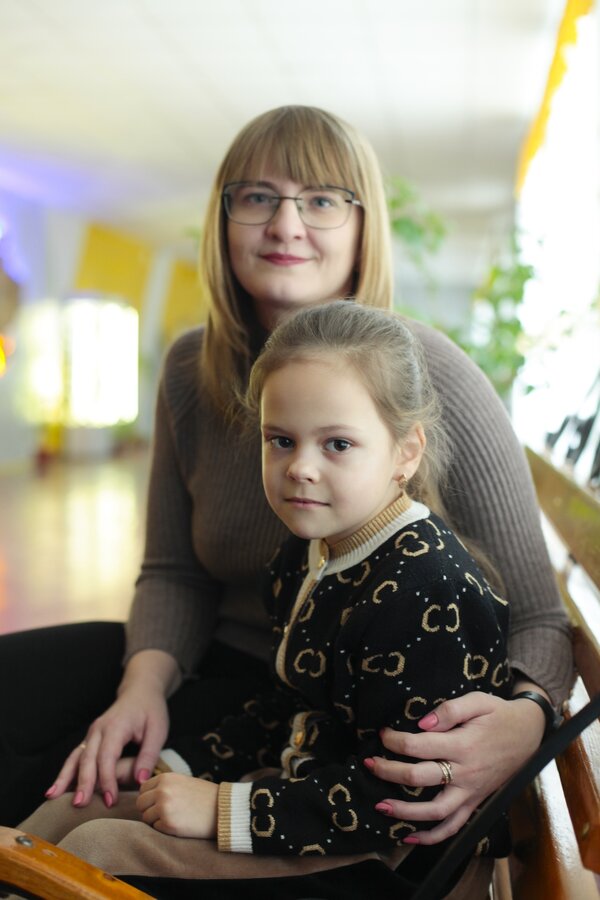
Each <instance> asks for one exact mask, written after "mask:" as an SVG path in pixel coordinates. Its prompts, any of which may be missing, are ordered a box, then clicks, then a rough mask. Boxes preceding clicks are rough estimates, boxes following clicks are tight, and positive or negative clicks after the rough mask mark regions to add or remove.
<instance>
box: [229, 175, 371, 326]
mask: <svg viewBox="0 0 600 900" xmlns="http://www.w3.org/2000/svg"><path fill="white" fill-rule="evenodd" d="M261 183H262V184H264V185H267V186H269V187H271V188H272V189H273V190H274V191H275V192H276V193H277V194H279V195H280V196H284V197H296V196H297V195H298V194H299V193H300V191H302V190H303V189H304V188H306V187H309V186H310V185H304V184H299V183H298V182H295V181H290V180H289V179H286V178H277V177H270V176H268V175H267V176H265V177H264V178H262V179H261ZM340 186H341V187H344V185H340ZM361 224H362V211H361V210H360V209H359V208H358V207H356V206H352V207H351V208H350V215H349V217H348V221H347V222H346V223H345V224H344V225H342V226H341V227H339V228H332V229H317V228H310V227H308V226H306V225H305V224H304V222H303V221H302V219H301V218H300V215H299V213H298V209H297V207H296V204H295V203H294V202H293V201H291V200H284V201H282V202H281V204H280V206H279V209H278V210H277V212H276V213H275V215H274V217H273V218H272V219H271V221H270V222H267V223H266V224H265V225H240V224H238V223H237V222H232V221H231V220H229V221H228V222H227V237H228V244H229V258H230V260H231V266H232V269H233V272H234V274H235V276H236V278H237V279H238V281H239V282H240V284H241V285H242V287H243V288H244V289H245V290H246V291H247V292H248V293H249V294H250V296H251V297H252V298H253V300H254V307H255V312H256V316H257V318H258V320H259V322H260V323H261V324H262V325H263V326H264V327H265V328H267V329H269V330H271V329H272V328H274V327H275V325H276V324H277V322H278V321H279V320H280V319H281V318H282V317H285V316H286V315H288V314H289V313H290V312H295V311H296V310H298V309H301V308H302V307H304V306H312V305H315V304H318V303H323V302H325V301H327V300H334V299H337V298H341V297H344V296H346V295H347V294H348V293H349V291H350V290H351V288H352V280H353V271H354V269H355V266H356V263H357V257H358V247H359V241H360V233H361Z"/></svg>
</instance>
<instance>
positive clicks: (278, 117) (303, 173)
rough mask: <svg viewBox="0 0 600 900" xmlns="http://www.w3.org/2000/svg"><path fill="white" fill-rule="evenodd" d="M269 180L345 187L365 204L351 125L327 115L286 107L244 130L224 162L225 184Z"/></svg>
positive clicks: (263, 116) (255, 120)
mask: <svg viewBox="0 0 600 900" xmlns="http://www.w3.org/2000/svg"><path fill="white" fill-rule="evenodd" d="M267 175H270V176H273V177H278V178H289V179H290V180H291V181H296V182H298V183H299V184H304V185H324V184H330V185H335V186H337V187H345V188H348V189H349V190H351V191H354V192H355V194H356V195H357V197H358V199H360V200H362V199H363V197H362V196H361V193H362V189H363V184H362V179H361V173H360V166H359V165H358V160H357V159H356V154H355V152H354V148H353V145H352V139H351V129H350V126H349V125H348V126H347V125H346V124H345V123H342V122H340V121H338V120H336V119H335V118H334V117H333V116H331V115H330V114H329V113H327V112H325V111H324V110H317V109H314V108H312V107H298V106H284V107H282V108H280V109H276V110H271V111H270V112H268V113H265V114H264V115H262V116H259V117H258V118H257V119H254V120H253V121H252V122H250V123H249V125H247V126H246V128H244V129H243V130H242V132H241V133H240V134H239V135H238V137H237V139H236V141H235V142H234V145H233V146H232V147H231V150H230V153H229V154H228V157H227V159H226V160H225V164H224V166H223V170H222V172H221V179H220V180H221V184H225V183H227V182H230V181H260V180H261V179H263V178H265V177H266V176H267Z"/></svg>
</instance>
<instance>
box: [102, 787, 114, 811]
mask: <svg viewBox="0 0 600 900" xmlns="http://www.w3.org/2000/svg"><path fill="white" fill-rule="evenodd" d="M104 804H105V806H107V807H108V809H110V808H111V806H112V805H113V797H112V794H111V792H110V791H105V792H104Z"/></svg>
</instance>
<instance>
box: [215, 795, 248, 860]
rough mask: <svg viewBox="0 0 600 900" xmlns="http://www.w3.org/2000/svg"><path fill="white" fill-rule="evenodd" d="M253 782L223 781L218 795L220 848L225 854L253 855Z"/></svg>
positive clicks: (218, 836) (218, 838)
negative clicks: (251, 803)
mask: <svg viewBox="0 0 600 900" xmlns="http://www.w3.org/2000/svg"><path fill="white" fill-rule="evenodd" d="M251 790H252V782H246V783H244V784H240V783H239V782H236V783H235V784H232V783H231V782H229V781H223V782H221V784H220V785H219V795H218V806H217V809H218V828H217V842H218V848H219V850H220V851H221V852H225V853H252V837H251V835H250V792H251Z"/></svg>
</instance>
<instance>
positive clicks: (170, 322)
mask: <svg viewBox="0 0 600 900" xmlns="http://www.w3.org/2000/svg"><path fill="white" fill-rule="evenodd" d="M205 319H206V302H205V300H204V298H203V296H202V291H201V289H200V285H199V283H198V273H197V271H196V267H195V266H193V265H191V264H190V263H187V262H183V261H182V260H177V261H175V262H174V263H173V267H172V269H171V280H170V283H169V287H168V289H167V293H166V297H165V302H164V306H163V319H162V326H163V337H164V340H165V343H167V344H168V343H171V341H172V340H173V339H174V338H175V337H176V336H177V335H178V334H181V332H183V331H186V330H187V329H188V328H194V327H195V326H196V325H198V324H199V323H200V322H203V321H205Z"/></svg>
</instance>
